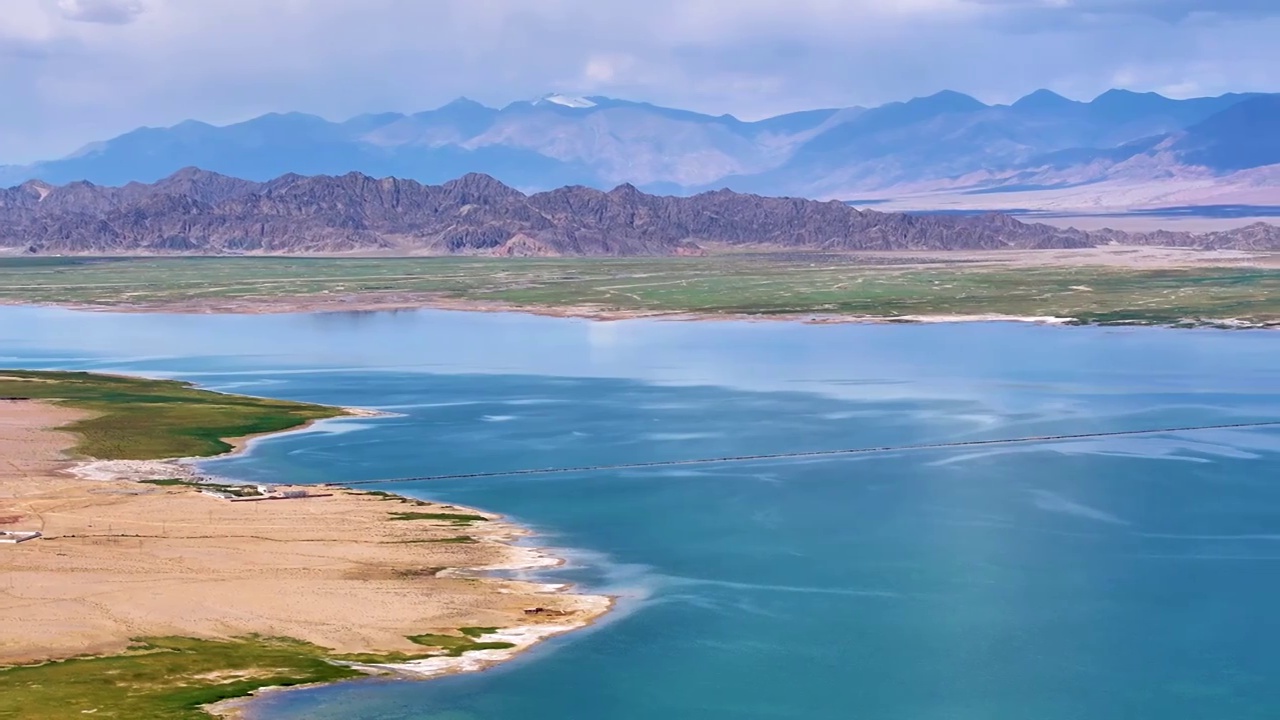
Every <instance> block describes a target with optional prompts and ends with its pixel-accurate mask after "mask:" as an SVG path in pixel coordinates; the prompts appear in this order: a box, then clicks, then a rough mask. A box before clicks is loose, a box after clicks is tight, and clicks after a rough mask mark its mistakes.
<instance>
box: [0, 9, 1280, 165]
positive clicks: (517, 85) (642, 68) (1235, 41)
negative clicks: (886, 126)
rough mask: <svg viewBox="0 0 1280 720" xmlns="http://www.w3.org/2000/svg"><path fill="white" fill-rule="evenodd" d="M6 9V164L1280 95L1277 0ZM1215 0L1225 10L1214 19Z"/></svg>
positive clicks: (1, 54) (1, 145)
mask: <svg viewBox="0 0 1280 720" xmlns="http://www.w3.org/2000/svg"><path fill="white" fill-rule="evenodd" d="M4 4H5V6H6V7H5V13H3V14H0V58H3V62H0V97H3V98H4V99H5V102H4V103H0V163H2V162H16V161H28V160H33V159H38V158H43V157H49V156H52V155H57V154H62V153H65V152H68V151H70V150H72V149H74V148H75V147H76V146H78V145H80V144H82V143H84V142H88V141H91V140H97V139H102V138H105V137H110V136H112V135H115V134H118V133H120V132H123V131H126V130H129V129H132V128H134V127H137V126H140V125H166V124H172V123H176V122H179V121H181V120H183V119H187V118H199V119H203V120H208V121H211V122H229V121H235V120H239V119H244V118H247V117H252V116H254V115H257V114H261V113H264V112H269V111H287V110H300V111H304V112H313V113H318V114H321V115H325V116H328V117H334V118H337V117H344V116H351V115H355V114H359V113H362V112H368V111H381V110H401V111H417V110H422V109H425V108H430V107H434V106H437V105H440V104H443V103H445V102H447V101H449V100H451V99H453V98H454V97H457V96H460V95H466V96H469V97H474V98H476V99H478V100H480V101H482V102H487V103H489V104H503V103H506V102H509V101H511V100H513V99H521V98H530V97H535V96H538V95H541V94H543V93H545V92H550V91H558V92H564V93H568V94H603V95H614V96H619V97H628V98H633V99H638V100H648V101H651V102H656V103H661V104H668V105H676V106H681V107H688V108H691V109H696V110H702V111H707V112H713V113H722V112H732V113H735V114H738V115H740V116H745V117H760V116H763V115H767V114H773V113H778V112H785V111H789V110H796V109H803V108H808V107H822V106H828V107H829V106H841V105H853V104H873V103H880V102H886V101H889V100H895V99H903V98H908V97H912V96H916V95H923V94H928V93H932V92H935V91H937V90H940V89H944V88H950V89H955V90H961V91H964V92H969V93H973V94H975V95H977V96H979V97H981V98H983V99H986V100H995V101H1005V100H1011V99H1014V98H1016V97H1018V96H1019V95H1021V94H1024V93H1026V92H1028V91H1030V90H1033V89H1036V88H1038V87H1042V86H1048V87H1050V88H1052V89H1055V90H1058V91H1059V92H1063V93H1064V94H1068V95H1072V96H1075V97H1082V96H1091V95H1093V94H1096V93H1098V92H1101V91H1102V90H1105V89H1106V88H1107V87H1109V86H1110V85H1112V84H1115V78H1117V77H1119V78H1121V79H1128V80H1130V82H1128V83H1125V84H1130V85H1132V86H1133V87H1134V89H1138V90H1148V89H1159V88H1170V87H1177V88H1184V89H1190V88H1192V87H1195V88H1198V90H1196V91H1197V92H1204V93H1217V92H1225V91H1228V90H1257V89H1280V49H1278V48H1277V44H1276V43H1275V42H1274V38H1275V37H1277V36H1280V35H1278V33H1280V17H1277V14H1280V2H1275V0H1216V2H1197V1H1196V0H1072V1H1071V2H1068V1H1067V0H894V1H893V2H889V1H888V0H736V2H733V3H728V2H726V0H608V1H607V2H601V1H600V0H538V1H537V2H531V1H530V0H359V1H357V0H216V1H215V0H4ZM144 5H145V6H144ZM1269 6H1274V7H1275V10H1274V12H1271V13H1266V12H1264V11H1265V9H1266V8H1267V7H1269ZM1161 8H1164V9H1163V10H1161ZM1205 8H1217V11H1216V14H1215V15H1214V20H1213V21H1212V22H1204V21H1200V20H1197V18H1199V17H1201V16H1202V15H1203V12H1202V11H1203V10H1204V9H1205ZM1197 13H1199V14H1197ZM1175 16H1176V17H1177V18H1181V19H1180V20H1177V21H1171V20H1170V18H1173V17H1175ZM1082 18H1084V19H1082Z"/></svg>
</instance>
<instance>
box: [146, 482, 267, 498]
mask: <svg viewBox="0 0 1280 720" xmlns="http://www.w3.org/2000/svg"><path fill="white" fill-rule="evenodd" d="M140 482H142V483H144V484H147V485H159V486H161V487H192V488H198V489H200V490H213V491H215V492H220V493H225V494H227V495H231V496H234V497H262V493H261V492H260V491H259V490H258V486H257V485H225V484H222V483H210V482H196V481H194V480H179V479H177V478H171V479H167V480H141V481H140Z"/></svg>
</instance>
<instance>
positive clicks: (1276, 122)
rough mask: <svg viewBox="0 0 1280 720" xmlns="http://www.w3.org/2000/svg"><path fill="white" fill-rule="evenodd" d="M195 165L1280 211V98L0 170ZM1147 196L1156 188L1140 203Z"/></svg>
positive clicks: (349, 132) (348, 136) (237, 132)
mask: <svg viewBox="0 0 1280 720" xmlns="http://www.w3.org/2000/svg"><path fill="white" fill-rule="evenodd" d="M187 166H197V167H201V168H205V169H207V170H211V171H216V172H220V173H224V174H227V175H232V176H236V177H243V178H248V179H251V180H256V181H266V180H269V179H271V178H275V177H278V176H280V175H284V174H287V173H298V174H303V175H314V174H331V175H341V174H345V173H347V172H353V171H354V172H362V173H364V174H367V175H373V176H377V177H383V176H391V177H400V178H406V179H413V180H417V181H420V182H424V183H440V182H443V181H446V180H448V179H450V178H455V177H459V176H461V175H464V174H466V173H472V172H478V173H485V174H489V175H492V176H494V177H496V178H498V179H499V180H501V181H503V182H505V183H507V184H509V185H512V186H514V187H518V188H520V189H522V190H525V191H538V190H546V189H551V188H555V187H560V186H562V185H571V184H579V185H585V186H588V187H595V188H601V189H605V188H610V187H613V186H615V185H618V184H620V183H630V184H634V185H636V186H638V187H640V188H642V189H644V190H646V191H649V192H661V193H667V194H676V195H686V194H693V193H697V192H701V191H705V190H713V189H720V188H729V189H733V190H737V191H745V192H755V193H761V194H766V195H794V196H800V197H811V198H820V199H844V200H854V199H872V198H885V197H901V196H903V195H920V196H923V195H928V194H930V193H942V192H946V193H952V194H954V193H960V194H984V193H995V192H1008V191H1022V192H1025V191H1029V190H1054V189H1068V188H1079V187H1082V186H1088V185H1094V184H1097V185H1100V186H1108V187H1109V186H1110V185H1116V186H1123V187H1145V186H1153V185H1154V186H1162V187H1174V186H1176V187H1178V188H1193V189H1195V188H1207V187H1225V188H1244V189H1252V190H1253V191H1252V192H1250V193H1247V194H1248V199H1247V200H1244V201H1243V202H1249V203H1252V204H1267V203H1265V202H1264V201H1266V200H1267V199H1268V198H1271V199H1274V204H1278V205H1280V95H1262V94H1230V95H1223V96H1220V97H1213V98H1197V99H1191V100H1173V99H1169V98H1166V97H1162V96H1160V95H1157V94H1154V93H1134V92H1128V91H1123V90H1112V91H1109V92H1107V93H1104V94H1103V95H1101V96H1099V97H1098V98H1096V99H1094V100H1093V101H1091V102H1077V101H1073V100H1068V99H1067V98H1064V97H1062V96H1060V95H1057V94H1055V93H1052V92H1049V91H1047V90H1040V91H1037V92H1035V93H1032V94H1030V95H1028V96H1027V97H1024V98H1022V99H1021V100H1018V101H1017V102H1015V103H1013V104H1012V105H987V104H984V103H982V102H979V101H978V100H975V99H974V98H972V97H969V96H967V95H962V94H960V93H956V92H941V93H938V94H936V95H932V96H930V97H925V98H917V99H914V100H911V101H908V102H895V103H890V104H888V105H883V106H881V107H876V108H870V109H867V108H857V107H855V108H844V109H821V110H812V111H808V112H798V113H792V114H789V115H781V116H778V117H773V118H768V119H766V120H760V121H757V122H743V121H740V120H738V119H736V118H734V117H732V116H729V115H722V116H710V115H703V114H699V113H695V112H689V111H685V110H677V109H672V108H664V107H658V106H655V105H650V104H647V103H638V102H628V101H624V100H615V99H611V98H604V97H589V98H576V97H568V96H563V95H551V96H547V97H545V98H542V99H540V100H537V101H533V102H517V103H513V104H511V105H508V106H506V107H504V108H501V109H495V108H490V107H486V106H484V105H481V104H479V103H476V102H472V101H470V100H466V99H459V100H456V101H454V102H451V103H449V104H448V105H445V106H444V107H441V108H439V109H436V110H431V111H427V112H421V113H417V114H413V115H404V114H400V113H383V114H375V115H362V116H359V117H356V118H352V119H350V120H347V121H344V122H330V121H327V120H324V119H322V118H319V117H316V116H313V115H303V114H298V113H291V114H284V115H280V114H271V115H264V116H262V117H259V118H255V119H253V120H249V121H246V122H242V123H238V124H235V125H228V126H224V127H216V126H213V125H208V124H205V123H201V122H196V121H187V122H183V123H180V124H178V125H175V126H173V127H169V128H142V129H139V130H135V131H133V132H130V133H126V134H124V135H121V136H120V137H117V138H114V139H111V140H107V141H104V142H99V143H94V144H92V145H89V146H87V147H85V148H83V149H82V150H80V151H79V152H77V153H75V154H73V155H71V156H69V157H65V158H62V159H59V160H52V161H49V162H40V163H35V164H32V165H25V166H0V186H5V185H14V184H18V183H21V182H24V181H26V180H30V179H40V180H44V181H46V182H50V183H55V184H62V183H67V182H72V181H75V180H88V181H91V182H94V183H97V184H104V185H121V184H125V183H128V182H133V181H136V182H154V181H157V180H159V179H161V178H164V177H167V176H168V175H170V174H172V173H174V172H175V171H177V170H179V169H181V168H183V167H187ZM1108 184H1110V185H1108ZM1209 195H1212V196H1213V202H1215V203H1222V202H1226V201H1228V200H1229V198H1224V196H1223V194H1222V193H1209ZM1146 197H1154V195H1152V193H1146V194H1143V193H1138V194H1137V195H1135V196H1134V198H1133V199H1132V202H1133V203H1134V204H1142V202H1143V198H1146ZM1197 197H1199V196H1198V195H1195V193H1192V195H1191V196H1189V197H1181V196H1180V204H1195V203H1196V198H1197ZM1206 197H1208V195H1206ZM1259 198H1261V201H1260V200H1259Z"/></svg>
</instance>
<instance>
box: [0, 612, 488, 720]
mask: <svg viewBox="0 0 1280 720" xmlns="http://www.w3.org/2000/svg"><path fill="white" fill-rule="evenodd" d="M493 632H496V629H495V628H461V629H460V630H459V634H458V635H415V636H412V637H410V638H409V639H410V640H412V641H413V642H415V643H417V644H418V645H421V646H423V647H424V648H425V649H424V652H422V653H419V654H405V653H393V654H389V655H373V654H368V655H332V654H330V653H328V652H327V651H326V650H325V649H324V648H321V647H318V646H316V645H312V644H309V643H304V642H299V641H297V640H289V639H283V638H260V637H253V638H242V639H238V640H231V641H212V640H194V639H190V638H146V639H141V640H139V641H138V642H137V643H135V646H134V648H133V649H132V650H130V651H129V652H127V653H124V654H121V655H113V656H110V657H99V658H75V659H72V660H65V661H61V662H51V663H44V664H42V665H29V666H18V667H9V668H0V718H4V719H5V720H67V719H70V718H84V717H86V716H88V717H95V718H117V719H119V720H139V719H141V718H146V719H147V720H201V719H203V720H207V719H208V717H209V715H208V714H207V713H206V712H205V711H204V710H203V709H202V707H201V706H203V705H207V704H209V703H215V702H218V701H220V700H226V699H229V698H236V697H243V696H245V695H248V694H250V693H252V692H253V691H255V690H258V689H260V688H264V687H290V686H295V685H305V684H311V683H322V682H333V681H336V680H344V679H347V678H352V677H357V676H360V675H361V674H362V673H361V672H360V671H359V670H356V669H354V668H352V667H350V666H349V665H347V664H344V663H360V664H368V663H389V662H405V661H407V660H415V659H421V658H427V657H438V656H446V657H457V656H459V655H461V654H463V653H465V652H470V651H473V650H488V649H505V648H510V647H513V646H512V645H511V643H504V642H486V641H484V640H483V637H484V636H485V635H487V634H491V633H493Z"/></svg>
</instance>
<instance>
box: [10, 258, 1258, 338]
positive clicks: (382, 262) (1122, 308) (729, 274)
mask: <svg viewBox="0 0 1280 720" xmlns="http://www.w3.org/2000/svg"><path fill="white" fill-rule="evenodd" d="M1038 252H1040V253H1042V254H1041V255H1034V254H1030V253H1025V252H1024V253H1019V252H1017V251H1004V252H1001V253H987V254H982V255H981V256H980V257H979V256H974V257H970V256H969V254H966V253H964V252H959V251H958V252H957V253H955V254H954V255H946V256H942V255H938V254H937V253H934V254H932V255H930V254H928V253H920V254H919V256H915V255H911V254H904V255H886V256H883V257H881V256H877V257H870V256H866V255H856V256H855V255H840V254H824V253H812V252H810V253H783V252H776V253H756V254H732V255H712V256H708V257H705V258H538V259H497V258H467V257H445V258H289V257H244V258H110V259H105V258H98V259H94V258H41V259H39V262H36V261H35V260H32V259H27V258H8V259H5V258H0V303H8V304H38V305H56V306H63V307H77V308H89V309H102V310H117V311H160V312H209V311H214V312H226V313H257V312H314V311H342V310H363V309H403V308H423V307H436V308H454V309H461V310H516V311H522V312H534V313H543V314H553V315H571V316H578V317H594V318H600V319H614V318H622V317H652V316H656V317H669V316H676V317H686V318H695V319H721V318H724V319H729V318H741V317H752V318H757V317H758V318H785V319H805V318H811V317H816V318H819V319H822V320H847V321H859V320H860V321H868V322H874V321H910V319H912V318H929V319H938V318H944V317H949V318H966V317H968V318H975V319H976V318H981V317H984V316H998V317H1008V318H1064V319H1067V320H1068V321H1069V322H1072V323H1077V324H1103V325H1112V324H1114V325H1125V324H1149V325H1171V326H1179V325H1195V326H1198V325H1220V326H1233V325H1235V324H1240V325H1247V326H1269V325H1275V324H1280V263H1277V261H1276V258H1274V257H1270V256H1259V257H1260V259H1257V260H1256V261H1250V260H1244V259H1241V258H1236V257H1234V256H1233V257H1231V258H1226V259H1222V258H1218V257H1217V256H1213V255H1195V254H1193V253H1191V251H1184V252H1183V255H1179V256H1178V257H1177V258H1175V260H1170V261H1165V260H1159V259H1157V260H1158V262H1157V261H1151V262H1155V263H1156V264H1144V263H1145V262H1146V261H1133V262H1131V263H1130V262H1129V261H1128V260H1127V259H1126V258H1128V257H1129V256H1127V255H1125V254H1124V253H1125V252H1127V251H1126V250H1125V249H1118V250H1115V249H1113V250H1108V251H1106V252H1108V253H1110V255H1108V256H1106V257H1103V258H1102V259H1103V260H1105V261H1106V262H1098V261H1097V258H1094V260H1091V261H1089V262H1086V261H1080V262H1078V263H1076V262H1075V261H1073V260H1071V258H1072V257H1076V256H1071V255H1067V254H1056V255H1055V254H1049V255H1045V254H1043V253H1052V251H1038ZM1133 252H1137V251H1133ZM1171 252H1172V251H1171ZM1081 257H1083V256H1081ZM1064 258H1065V259H1064ZM1091 262H1092V263H1093V264H1090V263H1091ZM1160 262H1166V264H1164V265H1161V264H1159V263H1160ZM1073 263H1075V264H1073ZM1126 263H1128V264H1126Z"/></svg>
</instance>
